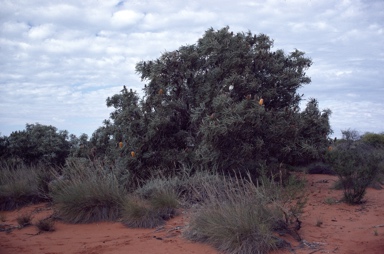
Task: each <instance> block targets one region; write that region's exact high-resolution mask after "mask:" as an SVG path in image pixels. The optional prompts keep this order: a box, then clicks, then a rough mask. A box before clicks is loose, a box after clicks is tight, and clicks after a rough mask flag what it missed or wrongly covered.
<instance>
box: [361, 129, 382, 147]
mask: <svg viewBox="0 0 384 254" xmlns="http://www.w3.org/2000/svg"><path fill="white" fill-rule="evenodd" d="M361 139H362V141H363V142H366V143H368V144H370V145H372V146H374V147H378V148H384V133H381V134H377V133H370V132H367V133H365V134H364V135H363V136H362V137H361Z"/></svg>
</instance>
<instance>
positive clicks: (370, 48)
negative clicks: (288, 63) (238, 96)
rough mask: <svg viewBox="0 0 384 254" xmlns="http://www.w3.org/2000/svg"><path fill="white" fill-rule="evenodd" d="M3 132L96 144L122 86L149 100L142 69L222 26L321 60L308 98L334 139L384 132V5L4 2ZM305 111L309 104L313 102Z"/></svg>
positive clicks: (370, 1) (327, 0)
mask: <svg viewBox="0 0 384 254" xmlns="http://www.w3.org/2000/svg"><path fill="white" fill-rule="evenodd" d="M0 6H1V7H0V132H1V134H2V135H9V134H10V133H11V132H12V131H16V130H23V129H24V128H25V124H26V123H36V122H38V123H41V124H45V125H53V126H55V127H57V128H58V129H59V130H68V131H69V132H70V133H73V134H76V135H80V134H81V133H86V134H88V135H91V134H92V133H93V131H95V130H96V129H97V128H98V127H99V126H101V125H102V121H103V120H104V119H107V118H108V117H109V113H110V111H111V109H109V108H107V106H106V104H105V100H106V98H107V97H108V96H112V95H114V94H116V93H118V92H119V91H120V90H121V89H122V86H123V85H126V86H127V87H128V88H132V89H133V90H136V91H137V92H139V93H141V94H142V87H143V86H144V83H142V82H141V81H140V78H139V76H138V75H137V74H136V73H135V64H136V63H137V62H139V61H141V60H152V59H156V58H158V57H159V56H160V55H161V54H162V53H163V52H165V51H172V50H176V49H178V48H179V47H180V46H182V45H186V44H194V43H196V42H197V40H198V39H199V38H200V37H201V36H202V35H203V34H204V32H205V31H206V30H207V29H209V28H210V27H213V28H214V29H215V30H217V29H220V28H223V27H224V26H227V25H228V26H229V27H230V30H232V31H233V32H247V31H251V32H252V33H254V34H259V33H264V34H267V35H268V36H270V37H271V38H272V39H273V40H274V49H283V50H285V51H286V52H287V53H288V52H290V51H293V50H294V49H295V48H297V49H299V50H301V51H304V52H306V54H307V56H308V57H310V58H311V59H312V60H313V65H312V67H311V68H310V69H309V70H308V71H307V74H308V75H309V76H310V77H311V78H312V83H311V84H309V85H307V86H305V87H304V88H302V89H301V92H303V93H304V94H305V97H304V99H308V98H311V97H314V98H317V99H318V100H319V105H320V108H321V109H326V108H329V109H331V110H332V112H333V114H332V117H331V125H332V129H333V130H334V136H340V130H344V129H348V128H352V129H355V130H358V131H360V132H361V133H364V132H366V131H371V132H383V131H384V99H383V96H384V75H383V74H384V1H383V0H265V1H262V0H248V1H246V0H236V1H233V0H205V1H203V0H195V1H188V0H187V1H180V0H147V1H146V0H127V1H114V0H82V1H78V0H66V1H64V0H62V1H59V0H52V1H48V0H0ZM304 103H305V102H304Z"/></svg>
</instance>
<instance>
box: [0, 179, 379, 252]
mask: <svg viewBox="0 0 384 254" xmlns="http://www.w3.org/2000/svg"><path fill="white" fill-rule="evenodd" d="M305 177H306V178H307V181H308V188H307V194H308V201H307V205H306V207H305V210H304V214H303V215H302V217H301V219H302V221H303V223H302V228H301V229H300V231H299V233H300V235H301V237H302V239H303V241H302V242H301V243H299V242H297V241H295V240H293V239H290V238H289V237H287V238H286V240H287V241H289V242H290V243H291V245H292V248H291V249H290V250H289V249H287V250H279V251H275V252H273V253H274V254H284V253H297V254H312V253H340V254H361V253H367V254H382V253H384V190H375V189H368V191H367V194H366V202H365V203H364V204H362V205H358V206H349V205H346V204H344V203H340V202H335V201H337V200H338V199H340V198H341V197H342V191H337V190H333V189H331V188H330V187H331V186H332V184H333V183H334V182H335V181H336V180H337V177H335V176H328V175H306V176H305ZM28 212H32V213H33V223H35V222H36V221H38V220H39V219H42V218H45V217H47V216H49V215H50V214H52V210H51V208H50V207H49V206H47V204H39V205H33V206H29V207H26V208H23V209H21V210H18V211H13V212H2V215H3V216H4V217H5V221H4V222H0V225H1V228H0V229H3V230H4V228H7V227H8V228H9V227H13V226H16V225H17V222H16V218H17V217H18V216H20V215H21V214H25V213H28ZM187 224H188V213H185V212H184V213H181V215H179V216H178V217H176V218H174V219H172V220H170V221H168V223H167V224H166V225H165V226H164V227H160V228H156V229H128V228H126V227H125V226H123V225H122V224H121V223H119V222H113V223H111V222H102V223H93V224H80V225H71V224H65V223H62V222H59V221H57V222H56V223H55V229H56V230H55V231H54V232H42V233H39V232H38V230H37V228H36V227H35V226H29V227H25V228H23V229H13V230H11V231H10V232H8V233H7V232H5V231H3V230H2V232H0V254H11V253H12V254H13V253H31V254H33V253H39V254H40V253H42V254H59V253H76V254H99V253H111V254H119V253H128V254H129V253H158V254H162V253H164V254H165V253H168V254H176V253H183V254H188V253H196V254H199V253H202V254H204V253H205V254H216V253H218V252H217V251H215V250H214V249H213V248H212V247H210V246H208V245H205V244H199V243H193V242H191V241H188V240H185V239H183V238H182V236H181V234H182V231H183V229H185V227H186V225H187Z"/></svg>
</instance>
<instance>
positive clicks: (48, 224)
mask: <svg viewBox="0 0 384 254" xmlns="http://www.w3.org/2000/svg"><path fill="white" fill-rule="evenodd" d="M36 227H37V228H38V229H39V232H53V231H55V221H54V220H53V219H52V218H50V217H49V218H45V219H41V220H39V221H38V222H37V223H36Z"/></svg>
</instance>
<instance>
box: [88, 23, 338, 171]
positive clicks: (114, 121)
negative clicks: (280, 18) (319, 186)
mask: <svg viewBox="0 0 384 254" xmlns="http://www.w3.org/2000/svg"><path fill="white" fill-rule="evenodd" d="M272 46H273V41H272V40H271V39H270V38H269V37H268V36H266V35H263V34H260V35H252V34H251V33H250V32H248V33H238V34H234V33H232V32H230V31H229V29H228V27H227V28H223V29H221V30H218V31H214V30H213V29H209V30H208V31H206V33H205V34H204V36H203V37H202V38H201V39H199V40H198V42H197V43H196V44H194V45H188V46H182V47H180V48H179V49H178V50H175V51H172V52H165V53H164V54H163V55H162V56H161V57H160V58H159V59H156V60H154V61H142V62H140V63H138V64H137V66H136V70H137V72H138V73H139V74H140V75H141V78H142V80H143V81H146V82H147V84H146V85H145V88H144V93H145V95H144V97H143V99H142V100H140V99H139V97H138V95H137V94H136V93H135V92H133V91H128V90H127V89H126V88H125V87H124V89H123V90H122V91H121V93H120V94H116V95H114V96H112V97H110V98H108V99H107V105H108V106H109V107H113V108H114V109H115V111H114V112H112V113H111V116H110V120H106V121H105V122H104V126H103V127H100V128H99V129H98V130H97V131H96V132H95V133H94V134H93V136H92V138H91V143H92V145H93V146H94V147H95V148H96V151H95V153H96V154H97V155H101V156H105V158H106V159H108V161H110V162H112V163H115V164H117V165H119V166H122V167H124V168H126V169H128V170H130V172H131V177H133V178H134V179H146V178H148V177H149V176H150V174H151V173H150V172H153V171H154V169H158V168H161V170H162V172H163V173H169V172H174V170H176V169H179V168H181V167H182V166H185V165H199V166H201V167H203V168H206V169H213V168H216V169H219V170H221V171H223V172H233V171H235V172H239V171H242V172H246V171H251V172H252V174H254V175H258V171H257V168H258V166H259V165H260V164H265V163H267V164H270V163H281V162H283V163H291V164H299V163H308V162H310V161H312V160H316V159H319V158H321V156H322V155H323V152H324V151H325V150H326V147H327V146H328V141H327V136H328V134H330V132H331V129H330V126H329V119H328V118H329V115H330V111H329V110H325V111H323V112H321V111H320V110H319V109H318V103H317V101H316V100H315V99H311V100H309V101H308V104H307V106H306V108H305V109H304V110H303V111H302V112H300V109H299V103H300V101H301V95H299V94H298V92H297V89H298V88H300V87H301V86H302V85H304V84H308V83H309V82H310V78H309V77H307V76H306V75H305V70H306V69H307V68H308V67H309V66H310V65H311V60H310V59H308V58H306V57H305V56H304V53H303V52H300V51H298V50H295V51H293V52H292V53H289V54H285V53H284V52H283V51H282V50H276V51H272ZM261 99H262V101H261ZM120 146H122V147H120Z"/></svg>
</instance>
